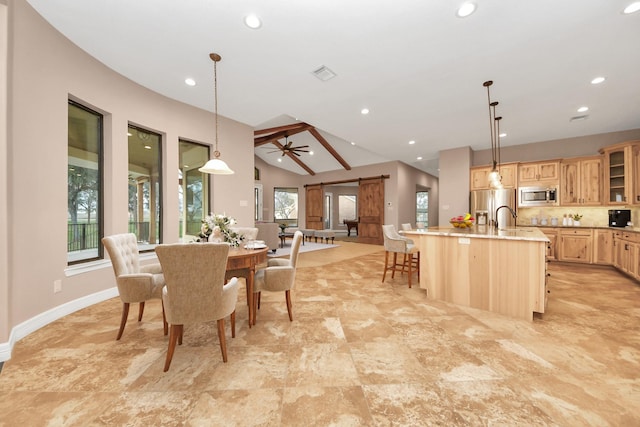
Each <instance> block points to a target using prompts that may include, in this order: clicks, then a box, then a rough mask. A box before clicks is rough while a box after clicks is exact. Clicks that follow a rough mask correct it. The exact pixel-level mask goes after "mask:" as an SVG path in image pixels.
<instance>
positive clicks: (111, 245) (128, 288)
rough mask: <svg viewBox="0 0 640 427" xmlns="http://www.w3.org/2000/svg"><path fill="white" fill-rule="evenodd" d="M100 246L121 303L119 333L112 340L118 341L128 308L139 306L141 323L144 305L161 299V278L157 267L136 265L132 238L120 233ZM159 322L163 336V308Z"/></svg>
mask: <svg viewBox="0 0 640 427" xmlns="http://www.w3.org/2000/svg"><path fill="white" fill-rule="evenodd" d="M102 244H103V245H104V247H105V249H106V250H107V253H108V254H109V258H110V259H111V265H112V266H113V272H114V274H115V276H116V284H117V286H118V294H119V295H120V299H121V300H122V303H123V306H122V316H121V319H120V329H119V330H118V336H117V337H116V340H119V339H120V338H121V337H122V333H123V332H124V327H125V325H126V324H127V317H128V316H129V306H130V304H132V303H139V304H140V307H139V310H138V322H140V321H142V314H143V313H144V303H145V301H148V300H150V299H154V298H158V299H162V288H163V287H164V276H163V275H162V267H161V266H160V264H158V263H154V264H149V265H142V266H141V265H140V257H139V252H138V239H137V238H136V235H135V234H133V233H124V234H114V235H112V236H106V237H103V238H102ZM162 319H163V324H164V334H165V335H167V323H166V319H165V315H164V307H163V310H162Z"/></svg>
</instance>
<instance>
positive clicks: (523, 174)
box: [518, 160, 560, 187]
mask: <svg viewBox="0 0 640 427" xmlns="http://www.w3.org/2000/svg"><path fill="white" fill-rule="evenodd" d="M559 182H560V161H558V160H552V161H544V162H528V163H520V164H518V186H520V187H527V186H536V185H541V186H552V185H558V183H559Z"/></svg>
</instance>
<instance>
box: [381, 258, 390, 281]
mask: <svg viewBox="0 0 640 427" xmlns="http://www.w3.org/2000/svg"><path fill="white" fill-rule="evenodd" d="M388 269H389V251H384V272H383V273H382V281H383V282H384V278H385V277H386V276H387V270H388Z"/></svg>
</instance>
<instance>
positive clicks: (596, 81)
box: [591, 77, 605, 85]
mask: <svg viewBox="0 0 640 427" xmlns="http://www.w3.org/2000/svg"><path fill="white" fill-rule="evenodd" d="M604 80H605V78H604V77H596V78H595V79H593V80H591V84H592V85H597V84H600V83H602V82H603V81H604Z"/></svg>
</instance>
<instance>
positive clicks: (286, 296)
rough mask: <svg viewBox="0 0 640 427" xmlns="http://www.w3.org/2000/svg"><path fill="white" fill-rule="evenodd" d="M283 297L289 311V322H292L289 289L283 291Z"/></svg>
mask: <svg viewBox="0 0 640 427" xmlns="http://www.w3.org/2000/svg"><path fill="white" fill-rule="evenodd" d="M284 295H285V298H286V300H287V311H288V312H289V322H293V314H292V313H291V290H290V289H287V290H286V291H284Z"/></svg>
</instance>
